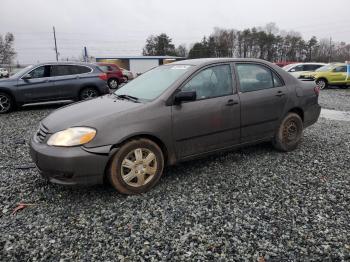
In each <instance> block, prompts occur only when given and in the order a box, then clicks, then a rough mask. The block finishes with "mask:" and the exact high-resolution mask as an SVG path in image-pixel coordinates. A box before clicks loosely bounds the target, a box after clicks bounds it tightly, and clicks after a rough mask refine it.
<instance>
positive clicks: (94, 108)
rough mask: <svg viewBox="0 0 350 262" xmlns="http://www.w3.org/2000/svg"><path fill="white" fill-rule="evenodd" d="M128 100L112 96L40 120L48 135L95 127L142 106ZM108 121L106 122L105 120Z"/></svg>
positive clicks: (63, 108) (79, 104)
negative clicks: (71, 129)
mask: <svg viewBox="0 0 350 262" xmlns="http://www.w3.org/2000/svg"><path fill="white" fill-rule="evenodd" d="M143 105H144V104H142V103H135V102H132V101H129V100H121V99H117V98H116V97H115V96H114V95H113V94H111V95H105V96H101V97H98V98H95V99H92V100H88V101H84V102H78V103H75V104H72V105H68V106H65V107H62V108H60V109H58V110H56V111H54V112H53V113H51V114H50V115H48V116H47V117H46V118H45V119H43V120H42V124H43V125H44V126H45V127H46V128H47V129H48V130H49V132H50V133H55V132H58V131H61V130H64V129H67V128H69V127H74V126H87V127H96V128H97V126H96V125H97V123H101V121H102V122H104V121H103V120H104V118H106V121H110V120H113V119H115V118H116V117H117V116H118V115H119V114H120V113H122V112H126V111H131V110H133V109H135V108H137V107H140V106H143ZM107 119H108V120H107Z"/></svg>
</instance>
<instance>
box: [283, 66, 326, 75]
mask: <svg viewBox="0 0 350 262" xmlns="http://www.w3.org/2000/svg"><path fill="white" fill-rule="evenodd" d="M324 65H326V64H324V63H295V64H289V65H286V66H284V67H283V69H284V70H285V71H287V72H289V73H290V74H291V75H293V76H294V77H296V78H300V75H301V74H303V73H305V72H314V71H315V70H316V69H318V68H320V67H321V66H324Z"/></svg>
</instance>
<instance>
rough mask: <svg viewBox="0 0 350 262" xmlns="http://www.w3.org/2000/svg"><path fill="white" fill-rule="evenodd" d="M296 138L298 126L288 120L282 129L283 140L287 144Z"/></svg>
mask: <svg viewBox="0 0 350 262" xmlns="http://www.w3.org/2000/svg"><path fill="white" fill-rule="evenodd" d="M297 137H298V125H297V123H296V122H295V121H294V120H289V121H288V122H287V123H286V124H285V125H284V128H283V139H284V140H285V141H286V142H287V143H289V142H292V141H294V140H296V139H297Z"/></svg>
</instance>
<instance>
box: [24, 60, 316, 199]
mask: <svg viewBox="0 0 350 262" xmlns="http://www.w3.org/2000/svg"><path fill="white" fill-rule="evenodd" d="M318 94H319V89H318V88H317V87H315V84H313V85H312V83H309V82H307V83H303V82H301V81H299V80H297V79H296V78H294V77H293V76H291V75H290V74H289V73H287V72H285V71H284V70H283V69H281V68H279V67H278V66H276V65H273V64H271V63H269V62H265V61H262V60H257V59H195V60H185V61H179V62H175V63H172V64H168V65H163V66H160V67H157V68H154V69H152V70H150V71H148V72H146V73H144V74H142V75H141V76H139V77H137V78H136V79H134V80H133V81H131V82H130V83H127V84H126V85H124V86H122V87H121V88H119V89H118V90H117V91H115V92H114V93H113V94H110V95H106V96H103V97H100V98H96V99H92V100H89V101H86V102H82V103H77V104H74V105H71V106H68V107H65V108H62V109H58V110H56V111H55V112H53V113H52V114H51V115H49V116H48V117H46V118H45V119H44V120H43V121H42V122H41V123H40V126H39V129H38V131H37V133H36V134H35V135H34V137H33V139H32V140H31V156H32V158H33V160H34V162H35V163H36V165H37V167H38V168H39V170H41V172H42V174H43V175H44V176H45V177H47V178H48V179H49V180H51V181H52V182H56V183H61V184H88V183H90V184H91V183H93V184H96V183H102V182H103V181H104V179H105V178H107V179H108V180H109V181H110V183H111V184H112V185H113V186H114V187H115V188H116V189H117V190H118V191H119V192H121V193H125V194H134V193H141V192H145V191H147V190H149V189H150V188H151V187H153V186H154V185H155V184H156V183H157V181H158V180H159V178H160V177H161V175H162V173H163V168H164V166H165V165H173V164H175V163H178V162H180V161H184V160H188V159H192V158H195V157H198V156H202V155H206V154H210V153H214V152H218V151H222V150H227V149H233V148H237V147H241V146H245V145H248V144H253V143H259V142H262V141H272V143H273V145H274V146H275V148H277V149H278V150H281V151H291V150H294V149H296V148H297V146H298V144H299V143H300V141H301V137H302V134H303V129H304V128H306V127H307V126H310V125H311V124H313V123H315V122H316V121H317V119H318V117H319V114H320V106H319V105H318Z"/></svg>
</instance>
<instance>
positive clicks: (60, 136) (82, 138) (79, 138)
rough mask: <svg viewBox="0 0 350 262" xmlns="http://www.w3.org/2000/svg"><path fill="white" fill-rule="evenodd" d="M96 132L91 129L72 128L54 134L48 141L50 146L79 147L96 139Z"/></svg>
mask: <svg viewBox="0 0 350 262" xmlns="http://www.w3.org/2000/svg"><path fill="white" fill-rule="evenodd" d="M95 135H96V130H95V129H92V128H89V127H72V128H68V129H66V130H63V131H60V132H57V133H55V134H53V135H52V136H51V137H50V139H49V140H48V141H47V144H48V145H49V146H78V145H83V144H86V143H89V142H90V141H91V140H92V139H94V137H95Z"/></svg>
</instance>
